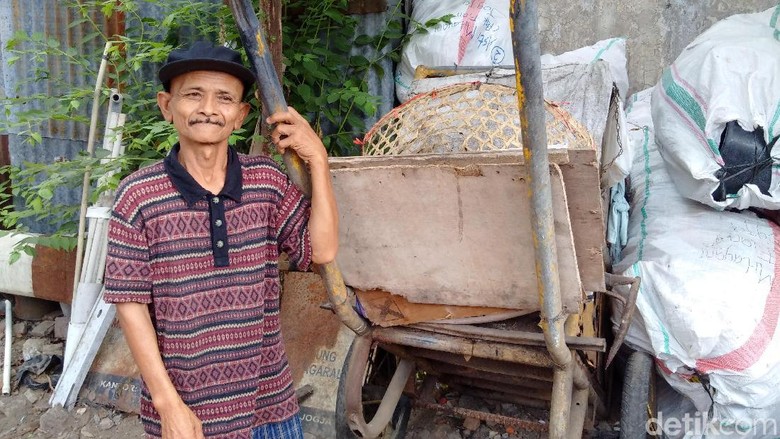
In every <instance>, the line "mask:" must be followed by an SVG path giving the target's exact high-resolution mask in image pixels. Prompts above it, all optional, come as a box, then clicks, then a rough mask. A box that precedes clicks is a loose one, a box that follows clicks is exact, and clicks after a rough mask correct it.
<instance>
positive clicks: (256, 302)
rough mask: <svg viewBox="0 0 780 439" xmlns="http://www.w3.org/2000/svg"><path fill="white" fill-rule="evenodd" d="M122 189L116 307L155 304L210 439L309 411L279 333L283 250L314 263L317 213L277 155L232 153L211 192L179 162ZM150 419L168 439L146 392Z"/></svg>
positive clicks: (185, 391)
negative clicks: (312, 230) (312, 217)
mask: <svg viewBox="0 0 780 439" xmlns="http://www.w3.org/2000/svg"><path fill="white" fill-rule="evenodd" d="M178 151H179V145H176V146H175V147H174V148H173V149H172V151H171V153H170V154H169V155H168V157H166V158H165V160H163V161H162V162H159V163H157V164H155V165H152V166H149V167H147V168H143V169H140V170H138V171H136V172H135V173H133V174H131V175H130V176H128V177H127V178H126V179H124V180H123V181H122V183H121V184H120V185H119V188H118V190H117V198H116V202H115V204H114V209H113V212H112V216H111V220H110V224H109V232H108V233H109V241H108V242H109V244H108V256H107V258H106V275H105V295H104V299H105V300H106V301H107V302H109V303H118V302H139V303H145V304H149V307H150V314H151V317H152V322H153V323H154V327H155V330H156V333H157V344H158V346H159V348H160V352H161V354H162V359H163V362H164V364H165V367H166V369H167V371H168V376H169V377H170V379H171V381H172V382H173V384H174V386H175V387H176V389H177V390H178V392H179V395H180V396H181V398H182V399H183V400H184V402H185V403H186V404H187V406H189V407H190V408H191V409H192V410H193V411H194V413H195V414H196V415H197V416H198V418H199V419H200V420H201V421H202V423H203V430H204V434H205V435H206V436H207V437H220V438H222V437H224V438H249V437H250V434H251V429H252V428H253V427H256V426H258V425H262V424H265V423H270V422H280V421H284V420H287V419H289V418H290V417H291V416H293V415H295V414H296V413H297V412H298V402H297V400H296V398H295V390H294V388H293V383H292V375H291V373H290V369H289V367H288V364H287V356H286V354H285V351H284V346H283V344H282V338H281V334H280V326H279V295H280V283H279V270H278V266H277V261H278V257H279V253H280V252H285V253H287V254H288V256H289V258H290V264H291V266H292V267H297V269H300V270H306V269H308V267H309V264H310V263H311V241H310V238H309V231H308V218H309V212H310V209H311V207H310V203H309V201H308V200H307V199H306V198H305V197H304V196H303V195H302V193H301V192H300V191H299V190H298V188H297V187H296V186H295V185H294V184H292V183H291V182H290V181H289V180H288V179H287V176H286V175H285V174H284V173H282V172H281V171H280V170H279V168H278V166H277V165H276V163H275V162H273V161H272V160H271V159H269V158H267V157H259V156H247V155H243V154H238V153H236V152H235V151H233V150H232V149H230V151H229V157H228V159H229V160H228V167H227V177H226V180H225V186H224V188H223V189H222V191H221V192H220V193H219V194H216V195H214V194H211V193H209V192H208V191H207V190H206V189H204V188H203V187H201V186H200V185H199V184H198V183H196V182H195V180H194V179H193V178H192V177H191V176H190V175H189V173H187V171H186V170H185V169H184V168H183V167H182V166H181V164H180V163H179V161H178ZM141 418H142V420H143V423H144V429H145V431H146V434H147V435H148V436H149V437H160V436H161V429H160V417H159V414H158V413H157V412H156V411H155V409H154V406H153V405H152V403H151V397H150V395H149V392H148V389H147V388H146V386H143V390H142V394H141Z"/></svg>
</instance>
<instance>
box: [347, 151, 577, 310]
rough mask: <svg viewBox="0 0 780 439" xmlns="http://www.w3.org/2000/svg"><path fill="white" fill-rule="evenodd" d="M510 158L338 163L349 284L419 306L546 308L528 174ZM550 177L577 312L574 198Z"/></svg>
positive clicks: (567, 299) (571, 303)
mask: <svg viewBox="0 0 780 439" xmlns="http://www.w3.org/2000/svg"><path fill="white" fill-rule="evenodd" d="M493 155H494V154H493ZM510 155H511V154H501V156H502V158H501V160H493V159H490V157H491V155H490V154H486V155H483V154H481V153H472V154H467V156H468V157H469V159H468V160H466V161H464V159H463V157H464V155H461V154H453V155H446V156H441V155H440V156H436V157H433V158H431V159H430V160H431V161H430V162H429V163H430V164H426V163H425V160H426V159H425V158H424V157H415V158H414V160H415V161H414V163H413V164H408V163H407V162H408V160H410V158H409V157H408V156H407V157H389V156H386V157H380V158H365V157H364V158H361V159H360V160H350V159H340V161H341V162H340V163H333V166H332V175H333V181H334V190H335V194H336V199H337V202H338V204H339V212H340V250H339V256H338V264H339V267H340V268H341V270H342V274H343V276H344V280H345V282H346V283H347V284H348V285H351V286H353V287H355V288H358V289H361V290H377V289H378V290H384V291H389V292H391V293H393V294H397V295H401V296H404V297H405V298H406V299H407V300H409V301H410V302H413V303H436V304H450V305H461V306H491V307H497V308H509V309H524V310H537V309H539V294H538V292H537V286H536V275H535V268H534V267H535V261H534V250H533V242H532V237H531V225H530V202H529V199H528V190H529V188H528V184H527V182H526V177H525V174H526V170H525V169H524V167H523V166H522V164H521V163H522V155H520V154H519V153H514V155H515V160H514V162H515V163H511V160H508V159H507V157H509V156H510ZM481 158H484V160H481ZM448 160H451V162H452V163H455V165H453V164H450V163H448ZM336 162H339V161H338V160H336ZM344 162H350V164H349V165H348V166H347V165H343V163H344ZM394 163H400V164H394ZM551 170H552V173H551V181H552V194H553V202H554V203H553V206H554V214H555V228H556V233H555V235H556V236H555V240H556V243H557V248H558V265H559V267H558V268H559V271H560V273H561V291H562V298H563V304H564V306H566V307H568V308H570V309H572V310H576V309H578V305H579V303H580V301H581V297H582V287H581V284H580V279H579V272H578V268H577V261H576V257H575V253H574V244H573V239H572V232H571V224H570V220H569V215H568V210H567V207H566V194H565V191H564V186H563V180H562V177H561V174H560V170H559V169H558V167H557V166H555V165H553V166H552V167H551Z"/></svg>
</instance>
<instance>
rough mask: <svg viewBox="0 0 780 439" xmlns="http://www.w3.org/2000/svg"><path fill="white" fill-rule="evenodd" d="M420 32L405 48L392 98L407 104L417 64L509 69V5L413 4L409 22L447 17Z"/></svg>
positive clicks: (441, 0)
mask: <svg viewBox="0 0 780 439" xmlns="http://www.w3.org/2000/svg"><path fill="white" fill-rule="evenodd" d="M450 14H451V15H453V18H452V19H451V20H450V23H440V24H438V25H437V26H435V27H434V28H432V29H428V30H427V32H424V33H419V32H418V33H415V34H414V35H413V36H412V37H411V38H410V39H409V41H408V42H407V43H406V45H405V46H404V48H403V51H402V53H401V62H400V63H399V64H398V68H397V70H396V75H395V89H396V96H397V97H398V100H399V101H400V102H406V101H407V100H408V99H409V97H410V96H409V91H410V88H411V86H412V80H413V79H414V71H415V69H416V68H417V66H419V65H424V66H428V67H439V66H451V67H455V66H488V67H490V66H499V65H512V64H513V63H514V61H513V58H512V33H511V30H510V29H509V0H415V1H414V2H413V7H412V20H413V21H416V22H418V23H425V22H426V21H428V20H433V19H438V18H441V17H444V16H445V15H450Z"/></svg>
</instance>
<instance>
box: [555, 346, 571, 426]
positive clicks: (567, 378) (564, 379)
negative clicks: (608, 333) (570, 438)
mask: <svg viewBox="0 0 780 439" xmlns="http://www.w3.org/2000/svg"><path fill="white" fill-rule="evenodd" d="M569 355H570V356H571V354H569ZM574 367H575V365H574V363H573V362H572V361H569V365H568V366H566V368H563V369H562V368H556V369H555V370H554V371H553V390H552V399H551V401H550V439H563V438H565V437H567V432H566V431H567V430H568V426H569V412H570V411H571V395H572V380H573V377H574Z"/></svg>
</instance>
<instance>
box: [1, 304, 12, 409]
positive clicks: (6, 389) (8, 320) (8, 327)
mask: <svg viewBox="0 0 780 439" xmlns="http://www.w3.org/2000/svg"><path fill="white" fill-rule="evenodd" d="M13 337H14V334H13V316H12V315H11V301H10V300H6V301H5V356H4V357H3V395H8V394H10V393H11V342H12V340H13Z"/></svg>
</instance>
